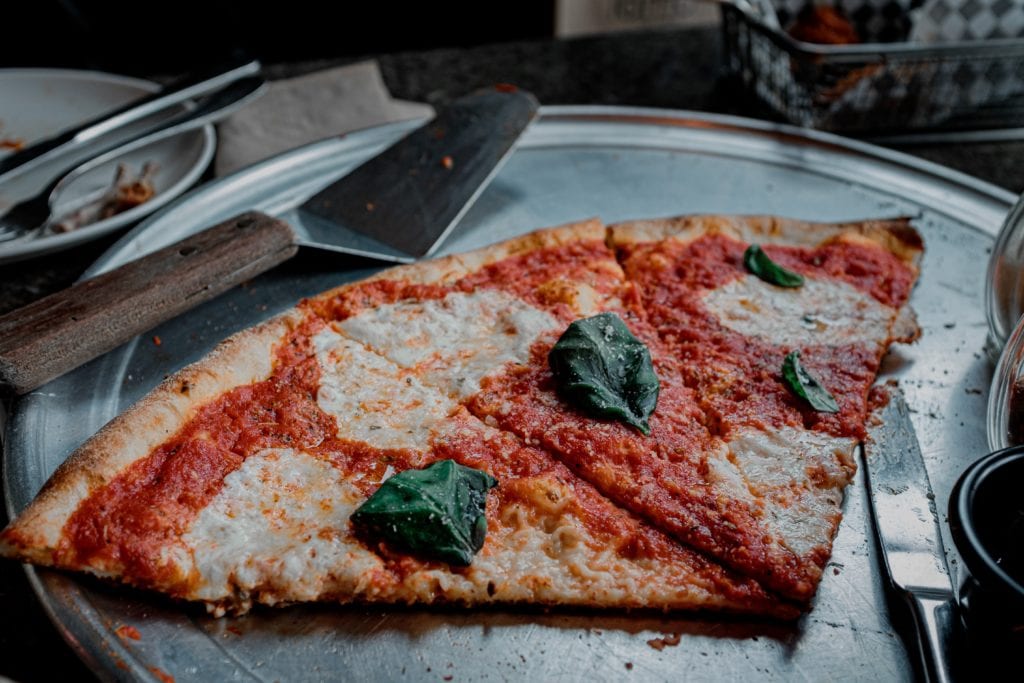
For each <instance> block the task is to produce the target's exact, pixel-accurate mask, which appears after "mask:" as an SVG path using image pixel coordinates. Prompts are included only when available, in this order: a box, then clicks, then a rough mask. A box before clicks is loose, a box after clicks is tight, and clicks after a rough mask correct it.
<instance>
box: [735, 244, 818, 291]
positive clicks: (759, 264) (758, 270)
mask: <svg viewBox="0 0 1024 683" xmlns="http://www.w3.org/2000/svg"><path fill="white" fill-rule="evenodd" d="M743 265H745V266H746V267H747V270H749V271H750V272H751V273H753V274H754V275H756V276H758V277H759V278H761V279H762V280H764V281H765V282H768V283H771V284H773V285H778V286H779V287H800V286H801V285H803V284H804V276H803V275H801V274H800V273H794V272H793V271H791V270H786V269H785V268H783V267H782V266H780V265H779V264H777V263H775V261H772V260H771V258H770V257H769V256H768V254H766V253H764V250H763V249H761V247H760V245H757V244H751V245H750V246H749V247H747V250H746V251H745V252H743Z"/></svg>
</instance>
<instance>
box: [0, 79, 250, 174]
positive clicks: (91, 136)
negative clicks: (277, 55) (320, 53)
mask: <svg viewBox="0 0 1024 683" xmlns="http://www.w3.org/2000/svg"><path fill="white" fill-rule="evenodd" d="M259 70H260V63H259V62H258V61H256V60H252V59H234V60H231V61H229V62H227V63H222V64H218V65H216V66H214V67H212V68H210V69H205V70H203V71H202V72H200V73H197V74H194V75H191V76H186V77H184V78H182V79H179V80H177V81H174V82H172V83H169V84H167V85H166V86H164V87H163V88H161V89H160V90H158V91H156V92H155V93H153V94H151V95H147V96H145V97H143V98H141V99H138V100H134V101H132V102H129V103H128V104H126V105H124V106H123V107H120V108H118V109H116V110H114V111H112V112H109V113H107V114H104V115H103V116H100V117H99V118H95V119H93V120H91V121H87V122H85V123H83V124H81V125H78V126H75V127H74V128H71V129H69V130H65V131H62V132H61V133H58V134H57V135H55V136H53V137H50V138H47V139H46V140H41V141H39V142H37V143H35V144H33V145H30V146H28V147H26V148H24V149H22V150H19V151H18V152H15V153H14V154H11V155H10V156H7V157H5V158H4V159H0V181H2V180H3V179H4V178H5V176H7V175H9V174H12V173H14V172H16V171H18V172H20V171H24V170H27V169H28V168H30V167H32V166H35V165H37V164H39V163H42V162H44V161H49V160H53V159H56V158H58V157H60V156H63V155H66V154H68V153H70V152H72V151H74V150H77V149H80V148H81V147H83V146H85V145H88V144H90V143H92V142H94V141H96V140H99V139H101V138H103V137H105V136H109V135H110V134H111V133H114V132H116V131H118V130H119V129H121V128H122V127H123V126H126V125H128V124H130V123H133V122H135V121H138V120H139V119H142V118H145V117H147V116H149V115H151V114H155V113H157V112H159V111H162V110H164V109H167V108H168V107H171V106H173V105H176V104H180V103H182V102H184V101H186V100H189V99H191V98H193V97H196V96H199V95H203V94H205V93H208V92H211V91H213V90H218V89H221V88H223V87H224V86H226V85H228V84H230V83H232V82H234V81H237V80H238V79H240V78H244V77H246V76H252V75H254V74H256V73H258V72H259ZM113 144H118V143H117V142H116V141H114V142H113Z"/></svg>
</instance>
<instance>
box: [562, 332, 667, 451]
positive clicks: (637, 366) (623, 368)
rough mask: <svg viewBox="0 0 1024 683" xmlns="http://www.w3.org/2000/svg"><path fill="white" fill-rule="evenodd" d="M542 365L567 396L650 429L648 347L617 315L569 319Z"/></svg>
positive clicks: (652, 391) (652, 378)
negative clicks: (567, 325)
mask: <svg viewBox="0 0 1024 683" xmlns="http://www.w3.org/2000/svg"><path fill="white" fill-rule="evenodd" d="M548 365H550V366H551V372H552V373H554V376H555V381H556V382H557V384H558V389H559V391H560V392H561V394H562V396H563V397H565V399H566V400H567V401H569V402H570V403H572V404H573V405H575V406H576V407H578V408H580V409H582V410H583V411H584V412H586V413H588V414H589V415H592V416H594V417H601V418H612V419H616V420H621V421H622V422H625V423H626V424H628V425H631V426H633V427H635V428H637V429H639V430H640V431H641V432H643V433H644V434H650V432H651V427H650V425H649V424H648V422H647V418H649V417H650V416H651V413H653V412H654V408H655V406H657V405H658V389H659V384H658V376H657V375H656V374H655V373H654V365H653V364H652V363H651V352H650V351H649V350H648V349H647V347H646V346H645V345H644V344H643V342H641V341H640V340H639V339H637V338H636V337H634V336H633V334H632V333H631V332H630V331H629V328H628V327H626V324H625V323H624V322H622V320H621V319H620V318H619V316H617V315H615V314H614V313H600V314H598V315H595V316H593V317H592V318H582V319H580V320H576V321H575V322H573V323H572V324H571V325H569V327H568V329H566V331H565V332H564V333H563V334H562V336H561V337H560V338H559V340H558V343H556V344H555V345H554V347H552V349H551V352H550V353H549V354H548Z"/></svg>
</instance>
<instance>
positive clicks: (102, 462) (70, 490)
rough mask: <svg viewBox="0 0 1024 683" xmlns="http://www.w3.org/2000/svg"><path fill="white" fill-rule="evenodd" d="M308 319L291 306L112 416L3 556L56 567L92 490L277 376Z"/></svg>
mask: <svg viewBox="0 0 1024 683" xmlns="http://www.w3.org/2000/svg"><path fill="white" fill-rule="evenodd" d="M300 322H301V316H300V315H299V313H298V312H297V311H294V310H292V311H289V312H287V313H285V314H283V315H281V316H278V317H276V318H274V319H272V320H269V321H267V322H265V323H262V324H260V325H257V326H256V327H253V328H250V329H248V330H244V331H242V332H239V333H238V334H236V335H234V336H232V337H229V338H228V339H227V340H225V341H223V342H221V343H220V344H219V345H218V346H217V347H216V348H214V350H213V351H211V352H210V353H209V354H208V355H207V356H205V357H204V358H203V359H202V360H200V361H198V362H196V363H193V364H192V365H189V366H187V367H185V368H183V369H182V370H180V371H178V372H176V373H175V374H173V375H171V376H170V377H168V378H167V379H165V380H164V381H163V382H161V383H160V385H159V386H157V387H156V388H155V389H154V390H153V391H152V392H150V393H149V394H147V395H146V396H144V397H143V398H142V399H140V400H139V401H138V402H137V403H135V404H134V405H133V406H132V407H130V408H129V409H128V410H126V411H125V412H123V413H122V414H120V415H118V416H117V417H115V418H114V419H113V420H111V421H110V422H108V423H107V424H106V425H105V426H104V427H103V428H102V429H100V431H98V432H97V433H96V434H95V435H94V436H92V437H91V438H90V439H89V440H88V441H86V442H85V443H83V444H82V445H81V446H80V447H79V448H78V449H76V450H75V451H74V452H73V453H72V454H71V456H70V457H69V458H68V459H67V460H66V461H65V462H64V463H63V464H61V466H60V467H58V468H57V470H56V471H55V472H54V473H53V475H52V476H51V477H50V479H49V480H48V481H47V482H46V485H45V486H43V488H42V490H41V491H40V492H39V494H38V495H37V496H36V498H35V499H34V500H33V501H32V503H31V504H30V505H29V506H28V507H27V508H26V509H25V510H24V511H23V512H22V513H21V515H19V516H18V518H17V519H16V520H15V521H14V522H12V523H11V525H10V526H9V527H8V529H7V530H6V532H5V533H4V534H3V535H2V536H0V556H6V557H14V556H15V555H17V556H19V557H22V558H24V559H27V560H29V561H32V562H37V563H40V564H46V565H50V564H52V563H53V553H54V551H55V550H56V547H57V544H58V543H59V541H60V538H61V532H62V530H63V528H64V524H65V523H66V522H67V520H68V518H69V517H70V516H71V514H72V513H74V511H75V509H76V508H77V507H78V505H79V503H81V502H82V501H83V500H85V499H86V498H87V497H88V496H89V495H90V494H92V492H94V491H96V490H97V489H99V488H101V487H102V486H104V485H106V484H107V483H108V482H109V481H110V480H112V479H113V478H114V477H116V476H117V475H118V474H120V473H121V472H123V471H124V470H125V469H127V468H128V467H130V466H131V465H132V464H133V463H135V462H136V461H138V460H141V459H142V458H145V457H146V456H148V455H149V453H150V452H151V451H152V450H153V449H155V448H156V447H157V446H159V445H160V444H161V443H163V442H164V441H166V440H167V439H168V438H170V437H171V436H172V435H174V434H175V433H176V432H177V431H178V430H179V429H181V427H182V426H183V425H185V423H186V422H188V420H189V419H190V418H191V417H192V416H193V415H194V414H195V412H196V411H197V410H198V409H199V408H200V407H201V406H202V405H203V404H205V403H207V402H208V401H210V400H212V399H214V398H216V397H217V396H220V395H221V394H222V393H224V392H225V391H227V390H229V389H232V388H234V387H236V386H240V385H244V384H250V383H252V382H256V381H259V380H262V379H265V378H266V377H268V376H269V375H270V372H271V369H272V364H273V349H274V346H275V345H276V343H277V342H278V341H280V340H281V339H283V338H284V337H285V336H286V335H287V334H288V333H289V332H291V331H292V330H293V329H294V328H295V326H297V325H298V324H299V323H300Z"/></svg>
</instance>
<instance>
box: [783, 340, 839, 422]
mask: <svg viewBox="0 0 1024 683" xmlns="http://www.w3.org/2000/svg"><path fill="white" fill-rule="evenodd" d="M782 376H783V377H784V378H785V379H786V384H788V385H789V388H790V389H792V390H793V392H794V393H795V394H796V395H797V396H800V397H801V398H803V399H805V400H806V401H807V402H808V403H810V404H811V407H812V408H814V409H815V410H817V411H818V412H819V413H838V412H839V404H838V403H836V400H835V398H833V397H832V394H830V393H828V391H827V390H826V389H825V387H823V386H821V383H820V382H818V380H816V379H815V378H814V376H813V375H811V373H809V372H807V370H806V369H805V368H804V366H803V365H801V364H800V352H799V351H792V352H790V353H789V354H788V355H787V356H786V359H785V360H784V361H782Z"/></svg>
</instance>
